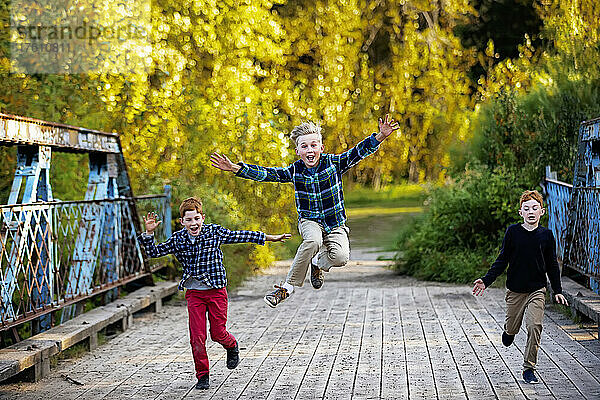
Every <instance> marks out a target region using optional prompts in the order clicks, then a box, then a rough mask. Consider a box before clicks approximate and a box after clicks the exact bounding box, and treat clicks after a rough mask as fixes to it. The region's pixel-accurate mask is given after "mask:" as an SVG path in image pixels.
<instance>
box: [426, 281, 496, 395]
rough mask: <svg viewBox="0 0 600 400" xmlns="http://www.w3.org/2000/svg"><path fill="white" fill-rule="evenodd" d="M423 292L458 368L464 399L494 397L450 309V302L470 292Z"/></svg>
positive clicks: (459, 299) (469, 344)
mask: <svg viewBox="0 0 600 400" xmlns="http://www.w3.org/2000/svg"><path fill="white" fill-rule="evenodd" d="M427 294H428V297H429V301H430V302H431V306H432V309H433V310H434V311H435V313H436V318H437V320H438V321H439V323H440V325H441V328H442V331H443V334H444V337H445V339H446V342H447V344H448V348H449V350H450V351H451V356H452V359H453V361H454V363H455V364H456V368H457V369H458V373H459V375H460V378H461V380H462V383H463V386H464V393H465V394H466V396H467V398H472V399H483V398H490V397H494V396H495V393H494V389H493V388H492V386H491V383H490V379H489V377H488V376H487V375H486V373H485V370H484V369H483V367H482V365H481V363H480V362H479V359H478V358H477V354H476V353H475V349H474V348H473V346H472V345H471V343H470V341H469V337H468V336H467V334H466V333H465V330H464V329H463V327H462V325H461V323H460V322H459V321H458V320H457V318H456V316H455V315H454V313H453V312H452V308H453V304H454V303H455V302H458V301H462V298H463V297H465V296H470V294H468V293H465V292H464V290H463V289H456V288H445V289H444V290H440V289H439V288H435V289H432V288H429V289H428V290H427ZM451 303H452V305H451Z"/></svg>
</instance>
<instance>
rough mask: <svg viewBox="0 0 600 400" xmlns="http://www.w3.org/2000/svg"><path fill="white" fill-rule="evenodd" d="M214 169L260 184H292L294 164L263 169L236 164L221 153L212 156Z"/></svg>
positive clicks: (250, 165) (257, 166)
mask: <svg viewBox="0 0 600 400" xmlns="http://www.w3.org/2000/svg"><path fill="white" fill-rule="evenodd" d="M210 161H211V164H212V166H213V167H215V168H218V169H220V170H222V171H229V172H233V173H234V174H235V176H239V177H240V178H246V179H251V180H253V181H258V182H291V181H292V169H293V164H292V165H290V166H289V167H286V168H280V167H261V166H260V165H252V164H246V163H242V162H240V163H238V164H234V163H232V162H231V160H229V158H227V156H225V155H223V154H219V153H213V154H212V155H211V156H210Z"/></svg>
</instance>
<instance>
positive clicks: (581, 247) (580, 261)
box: [563, 187, 600, 279]
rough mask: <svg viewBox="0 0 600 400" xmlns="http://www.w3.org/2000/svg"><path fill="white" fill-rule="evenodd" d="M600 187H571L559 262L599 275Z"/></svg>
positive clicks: (596, 277) (587, 273)
mask: <svg viewBox="0 0 600 400" xmlns="http://www.w3.org/2000/svg"><path fill="white" fill-rule="evenodd" d="M599 236H600V188H596V187H576V188H573V192H572V195H571V203H570V207H569V226H568V229H567V231H566V235H565V249H564V257H563V263H564V265H565V266H567V267H569V268H572V269H574V270H577V271H578V272H580V273H582V274H584V275H587V276H589V277H590V278H595V279H598V278H600V238H599Z"/></svg>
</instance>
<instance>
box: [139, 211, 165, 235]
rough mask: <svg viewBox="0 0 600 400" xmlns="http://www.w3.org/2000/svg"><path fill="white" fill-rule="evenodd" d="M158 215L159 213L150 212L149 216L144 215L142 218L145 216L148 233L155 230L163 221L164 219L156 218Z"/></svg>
mask: <svg viewBox="0 0 600 400" xmlns="http://www.w3.org/2000/svg"><path fill="white" fill-rule="evenodd" d="M157 217H158V215H156V213H155V212H149V213H148V216H147V217H144V216H142V218H144V224H145V225H146V233H152V232H154V230H155V229H156V227H157V226H159V225H160V224H161V223H162V221H157V220H156V218H157Z"/></svg>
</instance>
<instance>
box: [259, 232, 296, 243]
mask: <svg viewBox="0 0 600 400" xmlns="http://www.w3.org/2000/svg"><path fill="white" fill-rule="evenodd" d="M265 236H266V241H267V242H285V241H286V240H288V239H289V238H291V237H292V235H291V234H289V233H282V234H281V235H265Z"/></svg>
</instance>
